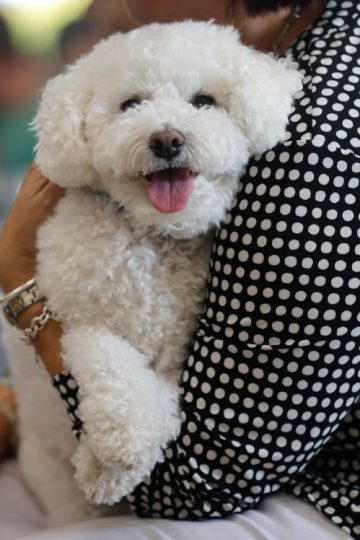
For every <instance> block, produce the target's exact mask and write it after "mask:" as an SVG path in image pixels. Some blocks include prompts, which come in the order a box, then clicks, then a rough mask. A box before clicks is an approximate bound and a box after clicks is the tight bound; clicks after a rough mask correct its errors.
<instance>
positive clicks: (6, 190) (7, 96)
mask: <svg viewBox="0 0 360 540" xmlns="http://www.w3.org/2000/svg"><path fill="white" fill-rule="evenodd" d="M122 5H123V4H122V2H121V1H120V0H0V227H1V224H2V222H3V221H4V219H5V216H6V214H7V212H8V210H9V207H10V205H11V202H12V201H13V199H14V197H15V195H16V192H17V190H18V188H19V186H20V184H21V182H22V180H23V178H24V175H25V174H26V170H27V168H28V166H29V165H30V163H31V162H32V160H33V157H34V147H35V143H36V141H35V136H34V133H33V132H32V131H31V129H30V123H31V121H32V120H33V118H34V115H35V111H36V108H37V104H38V100H39V95H40V92H41V89H42V88H43V86H44V85H45V83H46V81H47V80H48V79H49V78H51V77H53V76H55V75H56V74H57V73H59V72H61V71H62V70H63V69H64V67H65V66H66V65H67V64H69V63H72V62H74V61H75V60H76V58H78V57H79V56H80V55H81V54H83V53H85V52H86V51H88V50H89V49H90V48H91V47H92V46H93V45H94V44H95V43H96V42H97V41H99V40H100V39H101V38H103V37H104V36H106V35H108V34H110V33H112V32H114V31H116V30H119V29H122V30H126V28H124V27H123V22H122V21H123V15H124V12H123V11H122ZM1 255H2V254H1V253H0V257H1ZM0 326H1V317H0ZM0 331H1V328H0ZM0 341H1V340H0ZM4 369H5V354H4V351H3V350H2V349H1V344H0V375H1V373H2V372H3V371H4Z"/></svg>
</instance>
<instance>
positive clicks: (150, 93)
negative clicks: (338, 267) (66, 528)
mask: <svg viewBox="0 0 360 540" xmlns="http://www.w3.org/2000/svg"><path fill="white" fill-rule="evenodd" d="M164 51H166V52H164ZM119 59H121V61H120V60H119ZM116 68H118V70H119V75H118V74H117V71H116ZM299 88H300V77H299V75H298V74H297V72H296V71H294V70H293V69H292V67H291V66H289V64H288V63H286V62H278V61H275V60H274V59H273V58H270V57H268V56H265V55H262V54H260V53H256V52H254V51H252V50H250V49H248V48H246V47H244V46H242V45H241V44H240V43H239V41H238V37H237V35H236V33H235V32H234V31H233V30H232V29H230V28H221V27H218V26H216V25H212V24H208V23H193V22H185V23H177V24H173V25H150V26H149V27H145V28H143V29H140V30H136V31H134V32H131V33H129V34H127V35H116V36H113V37H111V38H109V39H108V40H105V41H104V42H102V43H100V44H99V45H98V46H97V47H96V48H95V50H94V51H93V52H92V53H90V54H89V55H88V56H87V57H84V58H83V59H81V60H80V61H79V62H78V63H77V64H76V65H75V66H74V67H72V68H71V69H70V70H69V71H68V72H67V73H66V74H65V75H62V76H59V77H57V78H56V79H55V80H54V81H51V82H50V83H49V85H48V87H47V89H46V90H45V93H44V97H43V101H42V104H41V106H40V110H39V113H38V116H37V119H36V128H37V131H38V135H39V144H38V149H37V161H38V163H39V165H40V167H41V169H42V170H43V172H44V173H45V174H46V175H48V176H49V177H50V178H51V179H52V180H53V181H55V182H57V183H59V184H60V185H62V186H64V187H67V188H72V189H69V191H68V192H67V194H66V195H65V197H64V199H62V200H61V202H60V203H59V205H58V207H57V209H56V212H55V215H54V216H53V217H52V218H51V219H50V220H49V221H48V222H47V223H46V224H45V225H43V226H42V228H41V230H40V232H39V240H38V250H39V256H38V273H37V274H38V276H37V277H38V283H39V286H40V288H41V289H42V290H43V291H44V293H45V294H46V296H47V298H48V305H49V307H50V308H51V309H52V310H53V311H55V312H56V313H57V314H58V316H59V317H60V318H61V320H62V323H63V326H64V336H63V340H62V346H63V356H64V363H65V366H66V367H67V368H68V369H69V370H71V372H72V373H73V375H74V376H75V378H76V379H77V381H78V383H79V386H80V390H81V404H80V415H81V417H82V419H83V420H84V426H85V435H84V436H83V437H82V440H81V442H80V444H79V446H78V448H77V449H76V451H75V455H74V456H73V458H72V461H73V464H74V465H75V469H76V475H75V478H76V480H77V483H78V484H79V485H80V486H81V488H82V489H83V491H84V492H85V495H86V498H87V499H88V500H90V501H91V502H96V503H98V504H100V503H108V504H113V503H115V502H117V501H119V500H120V499H121V497H123V496H124V495H126V494H128V493H130V492H131V491H132V489H133V488H134V487H135V486H136V485H137V484H138V483H139V482H140V481H141V480H142V479H143V478H144V477H145V476H146V475H147V474H149V473H150V471H151V469H152V468H153V466H154V464H155V463H156V462H157V461H159V460H161V458H162V449H163V448H164V447H165V446H166V444H167V443H168V442H169V440H171V439H173V438H174V437H176V435H177V433H178V431H179V426H180V419H179V413H178V394H179V390H178V380H179V376H180V368H181V362H182V360H183V358H184V354H185V351H186V346H187V344H188V343H189V340H190V339H191V333H192V331H193V330H194V327H195V324H196V319H197V317H198V315H199V313H200V311H201V306H202V302H203V297H204V290H205V285H206V279H207V274H208V261H209V253H210V245H211V234H212V232H211V231H212V230H213V229H214V227H216V226H218V225H219V224H220V223H221V221H222V220H223V219H224V217H225V214H226V211H227V210H228V209H229V208H230V206H231V201H232V199H233V196H234V194H235V193H236V189H237V185H238V178H239V175H240V173H241V171H242V170H243V167H244V166H245V164H246V162H247V161H248V158H249V156H250V155H252V154H254V153H255V152H262V151H264V150H266V149H268V148H270V147H271V146H273V145H274V144H275V143H276V142H278V141H279V140H281V139H283V138H284V136H285V126H286V122H287V117H288V114H289V112H290V107H291V102H292V96H293V94H294V92H295V91H297V90H298V89H299ZM9 341H13V343H12V344H9V346H10V347H12V348H13V349H14V348H15V349H17V350H13V351H12V355H11V356H12V358H13V363H14V375H15V380H16V384H17V387H18V390H19V413H20V457H21V460H22V463H23V468H24V471H25V474H26V475H27V477H28V480H29V482H30V484H31V487H32V489H33V490H34V491H36V492H37V493H38V495H39V497H40V499H41V501H42V502H43V504H44V505H45V506H46V507H47V509H48V510H49V511H50V512H51V513H52V521H53V522H54V521H57V522H59V521H67V520H70V519H79V518H81V517H83V516H85V515H86V514H87V512H88V511H89V512H90V513H91V512H92V510H89V508H90V506H86V505H85V503H84V502H83V500H82V494H81V492H80V490H78V488H77V487H76V486H75V484H73V483H72V482H71V477H72V474H73V473H72V470H71V465H70V458H71V457H72V454H73V452H74V450H75V447H76V444H75V442H74V441H73V440H71V435H70V434H69V433H70V429H69V425H68V422H67V419H66V416H65V412H64V410H63V408H62V405H61V404H60V403H59V402H58V401H59V400H57V399H56V397H55V395H54V390H53V389H52V388H50V385H48V382H46V384H45V379H46V375H45V373H44V371H43V370H42V369H41V368H40V366H39V369H38V370H37V369H36V368H35V367H34V365H33V363H32V362H31V359H25V358H24V356H29V355H30V356H31V353H30V352H29V350H28V349H26V348H25V346H23V345H22V344H19V343H18V342H15V341H16V340H15V341H14V340H13V339H12V340H11V339H10V340H9ZM38 371H41V373H40V374H39V373H38ZM47 385H48V387H46V386H47ZM38 456H39V457H40V459H38ZM36 461H37V463H35V462H36ZM67 492H68V494H67ZM64 499H66V501H67V502H66V504H65V505H64ZM60 507H61V508H63V509H64V511H63V512H60V510H59V508H60ZM94 511H97V510H94Z"/></svg>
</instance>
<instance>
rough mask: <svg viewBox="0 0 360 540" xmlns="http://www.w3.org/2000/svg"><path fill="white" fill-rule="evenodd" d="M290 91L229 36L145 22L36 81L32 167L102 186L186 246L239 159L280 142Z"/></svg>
mask: <svg viewBox="0 0 360 540" xmlns="http://www.w3.org/2000/svg"><path fill="white" fill-rule="evenodd" d="M300 86H301V80H300V76H299V74H298V73H297V72H296V71H295V70H294V68H293V66H291V65H290V64H289V63H288V62H284V61H276V60H274V59H273V58H271V57H270V56H267V55H263V54H261V53H257V52H255V51H253V50H250V49H248V48H247V47H245V46H243V45H241V44H240V42H239V39H238V36H237V34H236V32H235V31H234V30H233V29H231V28H229V27H220V26H217V25H214V24H210V23H196V22H191V21H188V22H183V23H174V24H165V25H158V24H153V25H150V26H147V27H143V28H141V29H138V30H135V31H133V32H130V33H128V34H117V35H114V36H112V37H110V38H108V39H107V40H104V41H103V42H101V43H100V44H99V45H98V46H97V47H95V49H94V50H93V51H92V52H91V53H90V54H88V55H87V56H85V57H83V58H82V59H80V61H78V62H77V63H76V64H75V65H74V66H72V67H70V69H69V70H68V72H67V73H65V74H64V75H60V76H58V77H57V78H55V79H54V80H52V81H50V82H49V83H48V85H47V87H46V89H45V92H44V95H43V99H42V102H41V105H40V109H39V112H38V115H37V117H36V120H35V127H36V129H37V132H38V136H39V142H38V147H37V157H36V159H37V162H38V164H39V166H40V168H41V169H42V171H43V173H44V174H45V175H47V176H49V177H50V178H51V179H52V180H53V181H55V182H57V183H59V184H60V185H62V186H65V187H81V186H85V185H90V186H93V187H95V188H97V189H102V190H104V191H106V192H107V193H108V194H109V195H110V197H111V198H112V199H113V200H115V201H117V202H118V203H119V204H120V205H121V206H123V207H124V208H125V209H126V210H127V211H128V212H129V213H130V214H132V216H133V217H134V218H135V220H136V221H137V223H139V224H140V225H142V226H143V225H145V226H151V227H152V228H153V229H155V230H156V231H157V232H159V233H166V234H173V235H174V236H177V237H179V236H180V237H185V238H189V237H192V236H195V235H197V234H200V233H202V232H205V231H206V230H208V229H209V227H211V226H214V225H218V224H219V223H220V221H221V220H222V219H223V217H224V214H225V212H226V210H227V209H228V208H229V207H230V204H231V200H232V198H233V196H234V193H235V191H236V187H237V184H238V177H239V174H240V173H241V171H242V169H243V167H244V165H245V164H246V162H247V161H248V159H249V156H250V155H252V154H254V153H258V152H263V151H265V150H266V149H268V148H270V147H272V146H273V145H274V144H276V143H277V142H278V141H280V140H281V139H283V138H284V135H285V127H286V123H287V117H288V115H289V112H290V108H291V103H292V97H293V94H294V93H295V92H296V91H297V90H299V89H300Z"/></svg>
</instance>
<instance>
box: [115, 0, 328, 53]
mask: <svg viewBox="0 0 360 540" xmlns="http://www.w3.org/2000/svg"><path fill="white" fill-rule="evenodd" d="M124 1H126V0H124ZM127 4H128V8H129V11H130V12H131V14H132V16H133V17H134V19H136V20H137V21H138V22H139V23H141V24H147V23H150V22H154V21H158V22H170V21H179V20H183V19H195V20H209V19H215V20H216V21H217V22H219V23H222V24H233V25H234V26H236V27H237V28H238V29H239V31H240V33H241V36H242V41H243V42H244V43H246V44H247V45H251V46H253V47H255V48H256V49H259V50H262V51H270V50H271V49H272V45H273V43H274V42H275V41H276V39H277V37H278V36H279V35H280V34H281V32H282V30H283V29H284V27H285V26H286V25H287V23H288V21H289V17H290V16H291V8H283V9H280V10H278V11H276V12H271V13H267V14H265V15H257V16H256V17H251V16H250V15H249V14H248V13H247V11H246V8H245V6H244V3H243V2H242V1H241V0H238V1H237V3H235V7H234V9H233V10H231V9H229V2H228V1H226V0H224V1H223V2H220V1H219V0H181V2H179V0H167V1H164V0H127ZM326 4H327V0H313V2H311V3H310V4H309V5H308V6H307V7H305V8H303V10H302V11H301V13H300V16H299V17H298V18H296V19H294V21H293V23H292V24H291V26H290V27H289V29H288V32H287V33H286V35H285V36H284V39H283V41H282V43H281V44H279V50H278V52H280V53H281V52H283V51H285V50H286V49H287V48H288V46H289V45H290V44H291V43H292V42H293V41H294V40H295V39H296V38H297V37H298V36H299V35H300V34H302V32H303V31H304V30H305V29H306V28H307V27H308V26H310V25H311V24H312V23H313V22H315V21H316V20H317V19H318V17H319V16H320V15H321V13H322V12H323V11H324V9H325V7H326Z"/></svg>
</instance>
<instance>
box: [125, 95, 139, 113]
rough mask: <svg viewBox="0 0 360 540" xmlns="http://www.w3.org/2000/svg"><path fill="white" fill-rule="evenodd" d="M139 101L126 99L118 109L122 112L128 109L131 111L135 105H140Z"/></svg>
mask: <svg viewBox="0 0 360 540" xmlns="http://www.w3.org/2000/svg"><path fill="white" fill-rule="evenodd" d="M140 103H141V100H140V99H139V98H136V97H135V98H131V99H127V100H126V101H123V103H122V104H121V105H120V109H121V110H122V111H127V110H128V109H133V108H134V107H136V105H140Z"/></svg>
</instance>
